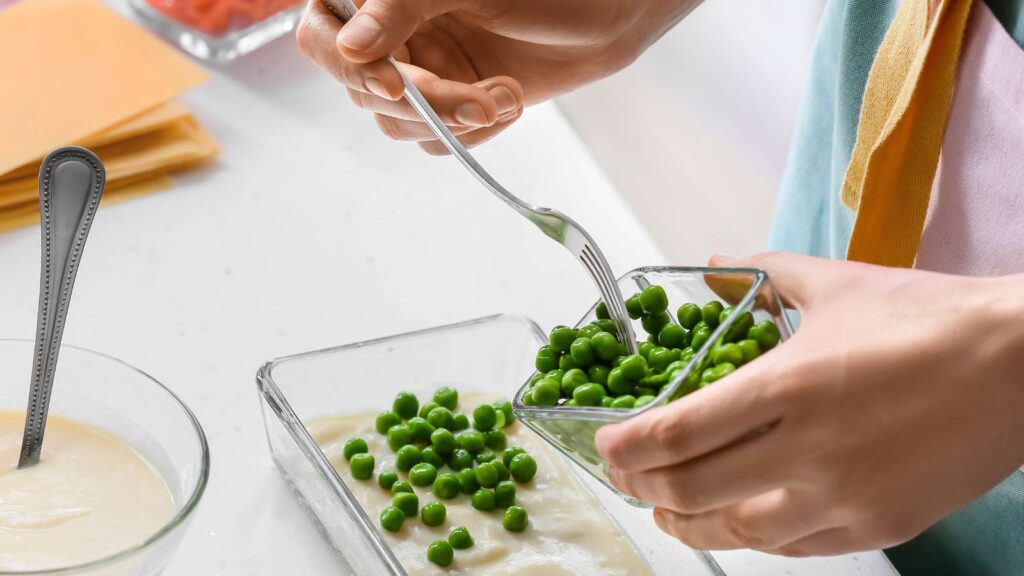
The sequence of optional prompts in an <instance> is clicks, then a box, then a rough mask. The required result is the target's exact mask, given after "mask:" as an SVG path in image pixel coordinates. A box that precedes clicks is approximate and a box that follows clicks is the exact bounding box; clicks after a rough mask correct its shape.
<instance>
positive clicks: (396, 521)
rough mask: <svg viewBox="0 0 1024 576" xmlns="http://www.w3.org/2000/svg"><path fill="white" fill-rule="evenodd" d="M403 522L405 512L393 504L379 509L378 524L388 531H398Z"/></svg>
mask: <svg viewBox="0 0 1024 576" xmlns="http://www.w3.org/2000/svg"><path fill="white" fill-rule="evenodd" d="M402 524H405V514H402V511H401V510H399V509H398V508H395V507H394V506H388V507H386V508H384V509H383V510H381V511H380V525H381V527H382V528H384V529H385V530H387V531H388V532H398V531H399V530H401V529H402Z"/></svg>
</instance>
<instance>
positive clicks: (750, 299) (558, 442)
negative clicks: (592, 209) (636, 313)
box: [512, 267, 793, 508]
mask: <svg viewBox="0 0 1024 576" xmlns="http://www.w3.org/2000/svg"><path fill="white" fill-rule="evenodd" d="M618 284H619V289H621V290H622V293H623V296H624V297H628V296H627V295H631V294H633V293H634V292H638V291H640V290H643V289H644V288H646V287H647V286H650V285H653V284H657V285H660V286H661V287H662V288H664V289H665V293H666V294H667V295H668V302H669V310H668V311H669V314H670V316H672V319H673V322H675V321H676V320H675V311H676V309H677V308H678V307H679V306H681V305H683V304H686V303H691V302H692V303H694V304H698V305H700V306H703V305H704V304H707V303H708V302H710V301H712V300H719V301H721V302H723V303H725V304H726V305H732V306H733V307H734V312H733V313H732V314H731V315H730V316H729V317H728V318H726V319H725V321H723V322H722V323H721V324H720V325H719V326H718V328H716V329H715V330H714V332H713V333H712V335H711V337H710V338H708V340H707V342H706V343H705V344H704V345H703V346H702V347H701V349H700V350H698V351H696V355H695V356H694V357H693V359H692V360H691V361H690V362H689V364H687V365H686V367H685V368H684V369H683V370H682V371H680V372H679V373H677V374H676V377H675V378H674V379H673V380H672V381H671V382H670V383H669V385H668V386H666V387H665V388H663V389H662V391H661V393H660V394H659V395H658V396H657V397H656V398H655V400H654V401H653V402H651V403H650V404H647V405H645V406H642V407H640V408H633V409H628V410H627V409H622V408H601V407H572V408H568V407H556V406H547V407H545V406H527V405H526V404H524V403H523V395H524V394H526V392H527V391H529V390H530V383H529V381H527V382H526V383H524V384H523V385H522V386H521V387H520V389H519V391H518V393H516V396H515V398H514V399H513V402H512V407H513V410H514V411H515V414H516V416H517V417H518V418H519V419H520V420H522V422H523V423H524V424H526V425H527V426H528V427H530V428H531V429H532V430H533V431H534V432H536V433H537V434H539V435H540V436H541V437H543V438H544V439H545V440H547V441H548V442H549V443H551V444H552V445H554V446H555V447H556V448H558V449H559V450H560V451H561V452H562V453H563V454H565V455H566V456H567V457H569V459H570V460H572V461H573V462H575V463H576V464H578V465H579V466H580V467H581V468H582V469H584V470H586V471H587V472H588V473H589V474H590V475H591V476H593V477H594V478H596V479H597V480H598V481H599V482H600V483H602V484H604V485H605V486H606V487H607V488H608V489H609V490H611V491H612V492H615V493H616V494H618V495H619V496H621V497H622V498H623V499H624V500H626V501H627V502H629V503H630V504H633V505H634V506H638V507H644V508H646V507H650V505H649V504H647V503H645V502H643V501H640V500H637V499H635V498H632V497H630V496H627V495H625V494H622V493H621V492H619V491H618V490H617V489H616V488H615V487H614V486H612V484H611V482H610V481H609V480H608V464H607V463H606V462H605V461H604V460H602V459H601V457H600V456H599V455H598V454H597V448H596V447H595V445H594V435H595V434H596V433H597V429H598V428H600V427H601V426H604V425H606V424H609V423H612V422H622V421H624V420H628V419H629V418H633V417H635V416H637V415H639V414H642V413H644V412H646V411H648V410H651V409H653V408H655V407H657V406H660V405H662V404H665V403H666V402H669V401H671V399H673V398H677V397H678V396H679V395H681V394H682V393H684V392H688V391H692V390H693V388H694V386H695V385H696V383H697V381H698V377H699V375H700V374H701V372H703V370H704V369H705V368H707V367H708V365H709V364H710V351H711V348H712V347H713V345H714V343H715V342H716V341H717V340H718V339H719V338H720V337H721V336H722V335H724V334H725V333H726V332H727V331H728V330H729V328H730V327H731V326H732V325H733V323H734V322H735V321H736V319H737V318H739V317H740V315H741V314H742V313H743V312H747V311H750V312H751V313H752V314H753V315H754V322H755V323H756V322H760V321H762V320H771V321H772V322H774V323H775V324H776V325H777V326H778V328H779V333H780V334H781V337H782V339H783V340H785V339H787V338H789V337H790V336H791V335H792V334H793V328H792V325H791V324H790V322H789V318H788V316H787V315H786V313H785V308H784V307H783V305H782V301H781V299H780V298H779V296H778V294H777V293H776V292H775V290H774V289H773V288H772V286H771V283H770V282H769V281H768V275H767V274H766V273H765V272H764V271H763V270H758V269H754V268H683V267H646V268H637V269H636V270H633V271H632V272H629V273H627V274H625V275H624V276H622V277H621V278H619V280H618ZM596 308H597V305H596V304H595V305H594V306H591V308H590V310H588V311H587V313H586V314H584V315H583V318H582V319H580V321H579V322H578V323H577V324H576V327H577V328H579V327H581V326H583V325H586V324H589V323H590V322H592V321H593V320H595V319H596V318H597V316H596ZM633 324H634V326H633V329H634V330H635V331H636V334H637V337H638V338H640V336H641V335H642V334H646V332H644V330H643V328H642V327H641V325H640V321H639V320H635V321H633ZM740 369H741V370H742V368H740ZM691 375H692V376H691Z"/></svg>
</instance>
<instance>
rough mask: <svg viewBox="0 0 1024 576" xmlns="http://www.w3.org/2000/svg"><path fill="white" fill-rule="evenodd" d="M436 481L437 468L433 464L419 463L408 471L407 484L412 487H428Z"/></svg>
mask: <svg viewBox="0 0 1024 576" xmlns="http://www.w3.org/2000/svg"><path fill="white" fill-rule="evenodd" d="M435 479H437V468H435V467H434V465H433V464H427V463H426V462H420V463H419V464H417V465H415V466H413V467H412V469H411V470H409V482H412V485H413V486H430V485H431V484H433V483H434V480H435Z"/></svg>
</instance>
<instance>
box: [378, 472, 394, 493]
mask: <svg viewBox="0 0 1024 576" xmlns="http://www.w3.org/2000/svg"><path fill="white" fill-rule="evenodd" d="M395 482H398V474H395V473H394V472H390V471H388V472H381V473H380V476H378V477H377V484H379V485H380V487H381V488H383V489H385V490H391V487H392V486H394V485H395Z"/></svg>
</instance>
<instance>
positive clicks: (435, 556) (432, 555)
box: [427, 540, 455, 567]
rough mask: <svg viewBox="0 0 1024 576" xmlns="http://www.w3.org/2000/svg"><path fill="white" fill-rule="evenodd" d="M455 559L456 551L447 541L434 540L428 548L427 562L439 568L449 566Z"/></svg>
mask: <svg viewBox="0 0 1024 576" xmlns="http://www.w3.org/2000/svg"><path fill="white" fill-rule="evenodd" d="M454 559H455V551H454V550H452V545H451V544H449V543H448V541H446V540H434V541H433V542H431V543H430V546H428V547H427V560H430V561H431V562H433V563H434V564H437V565H438V566H442V567H444V566H448V565H450V564H451V563H452V560H454Z"/></svg>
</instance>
